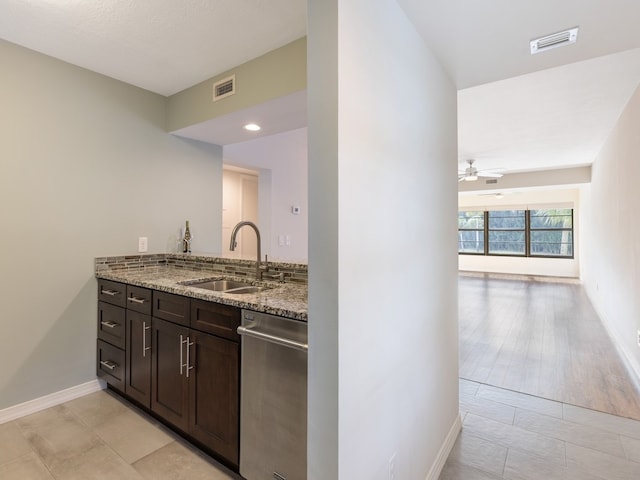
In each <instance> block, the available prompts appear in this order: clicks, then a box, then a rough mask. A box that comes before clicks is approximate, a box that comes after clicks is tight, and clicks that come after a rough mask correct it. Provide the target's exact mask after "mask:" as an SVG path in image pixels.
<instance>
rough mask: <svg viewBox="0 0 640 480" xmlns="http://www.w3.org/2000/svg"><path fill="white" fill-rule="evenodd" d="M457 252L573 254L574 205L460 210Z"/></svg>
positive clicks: (562, 256) (529, 255) (562, 255)
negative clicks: (571, 206) (532, 208)
mask: <svg viewBox="0 0 640 480" xmlns="http://www.w3.org/2000/svg"><path fill="white" fill-rule="evenodd" d="M458 253H468V254H481V255H515V256H528V257H558V258H573V209H571V208H561V209H536V210H491V211H477V210H475V211H460V212H458Z"/></svg>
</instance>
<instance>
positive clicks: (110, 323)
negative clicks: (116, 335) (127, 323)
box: [100, 320, 120, 328]
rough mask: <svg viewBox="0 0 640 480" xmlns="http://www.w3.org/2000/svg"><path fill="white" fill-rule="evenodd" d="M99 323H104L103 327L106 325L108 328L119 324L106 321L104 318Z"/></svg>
mask: <svg viewBox="0 0 640 480" xmlns="http://www.w3.org/2000/svg"><path fill="white" fill-rule="evenodd" d="M100 325H104V326H105V327H108V328H116V327H119V326H120V325H119V324H118V323H113V322H107V321H106V320H102V321H101V322H100Z"/></svg>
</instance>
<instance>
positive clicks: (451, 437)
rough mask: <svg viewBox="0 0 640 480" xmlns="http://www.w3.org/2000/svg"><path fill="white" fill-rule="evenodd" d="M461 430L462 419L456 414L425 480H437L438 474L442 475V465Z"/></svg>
mask: <svg viewBox="0 0 640 480" xmlns="http://www.w3.org/2000/svg"><path fill="white" fill-rule="evenodd" d="M461 429H462V417H461V416H460V414H458V416H457V417H456V419H455V420H454V422H453V425H451V429H450V430H449V433H448V434H447V438H446V439H445V441H444V443H443V444H442V447H440V451H439V452H438V455H437V456H436V461H435V462H433V465H431V469H430V470H429V473H428V474H427V478H426V479H425V480H438V477H440V474H441V473H442V469H443V468H444V464H445V463H446V461H447V458H449V454H450V453H451V450H452V449H453V445H454V444H455V443H456V439H457V438H458V434H459V433H460V430H461Z"/></svg>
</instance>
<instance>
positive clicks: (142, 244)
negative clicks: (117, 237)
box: [138, 237, 149, 253]
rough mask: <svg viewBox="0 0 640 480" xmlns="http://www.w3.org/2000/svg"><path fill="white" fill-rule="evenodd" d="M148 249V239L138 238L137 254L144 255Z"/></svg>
mask: <svg viewBox="0 0 640 480" xmlns="http://www.w3.org/2000/svg"><path fill="white" fill-rule="evenodd" d="M148 247H149V239H148V238H147V237H138V253H144V252H146V251H147V249H148Z"/></svg>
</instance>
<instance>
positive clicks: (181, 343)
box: [180, 335, 184, 375]
mask: <svg viewBox="0 0 640 480" xmlns="http://www.w3.org/2000/svg"><path fill="white" fill-rule="evenodd" d="M182 345H184V342H183V341H182V335H180V375H182V367H184V365H183V364H182Z"/></svg>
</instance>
